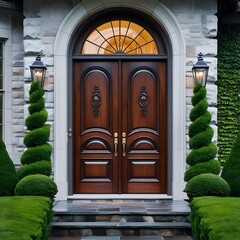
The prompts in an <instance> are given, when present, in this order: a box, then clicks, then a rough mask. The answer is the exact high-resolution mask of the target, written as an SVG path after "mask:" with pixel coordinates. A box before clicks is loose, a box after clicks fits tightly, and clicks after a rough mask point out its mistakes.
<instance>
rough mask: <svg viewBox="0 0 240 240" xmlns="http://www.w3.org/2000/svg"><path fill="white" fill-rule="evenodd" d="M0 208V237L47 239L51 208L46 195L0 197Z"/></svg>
mask: <svg viewBox="0 0 240 240" xmlns="http://www.w3.org/2000/svg"><path fill="white" fill-rule="evenodd" d="M0 209H1V211H0V239H2V240H30V239H31V240H33V239H34V240H48V239H49V235H50V230H51V222H52V218H53V210H52V201H51V200H50V199H49V198H48V197H39V196H38V197H37V196H21V197H20V196H11V197H0Z"/></svg>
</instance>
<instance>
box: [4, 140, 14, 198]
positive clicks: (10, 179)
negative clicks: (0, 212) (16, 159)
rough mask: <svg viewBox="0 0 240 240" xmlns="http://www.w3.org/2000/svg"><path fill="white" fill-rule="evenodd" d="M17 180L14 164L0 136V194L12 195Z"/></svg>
mask: <svg viewBox="0 0 240 240" xmlns="http://www.w3.org/2000/svg"><path fill="white" fill-rule="evenodd" d="M17 182H18V177H17V174H16V170H15V166H14V164H13V162H12V160H11V158H10V157H9V155H8V152H7V149H6V145H5V143H4V142H3V140H2V139H1V138H0V196H11V195H14V188H15V186H16V184H17Z"/></svg>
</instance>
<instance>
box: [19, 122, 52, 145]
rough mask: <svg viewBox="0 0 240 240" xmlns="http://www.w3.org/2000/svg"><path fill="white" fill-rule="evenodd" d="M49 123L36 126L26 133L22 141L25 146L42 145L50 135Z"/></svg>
mask: <svg viewBox="0 0 240 240" xmlns="http://www.w3.org/2000/svg"><path fill="white" fill-rule="evenodd" d="M50 127H51V126H50V125H48V124H45V125H44V126H43V127H41V128H36V129H33V130H31V131H30V132H28V133H26V135H25V136H24V139H23V142H24V144H25V145H26V146H27V147H34V146H38V145H42V144H44V143H46V142H47V141H48V140H49V137H50Z"/></svg>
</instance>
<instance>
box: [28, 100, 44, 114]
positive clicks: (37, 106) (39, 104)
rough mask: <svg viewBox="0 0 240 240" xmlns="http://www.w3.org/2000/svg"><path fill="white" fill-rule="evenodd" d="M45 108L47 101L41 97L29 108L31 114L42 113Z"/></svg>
mask: <svg viewBox="0 0 240 240" xmlns="http://www.w3.org/2000/svg"><path fill="white" fill-rule="evenodd" d="M44 107H45V99H44V97H41V98H40V99H39V100H38V101H37V102H35V103H31V104H30V105H29V107H28V111H29V113H30V114H33V113H35V112H40V111H41V110H42V109H44Z"/></svg>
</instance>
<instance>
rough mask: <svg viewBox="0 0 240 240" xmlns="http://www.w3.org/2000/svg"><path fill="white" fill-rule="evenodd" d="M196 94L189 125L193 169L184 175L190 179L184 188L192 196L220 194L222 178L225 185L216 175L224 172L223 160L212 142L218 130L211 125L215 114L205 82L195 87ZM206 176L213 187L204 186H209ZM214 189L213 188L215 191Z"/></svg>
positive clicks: (188, 159) (190, 154) (190, 166)
mask: <svg viewBox="0 0 240 240" xmlns="http://www.w3.org/2000/svg"><path fill="white" fill-rule="evenodd" d="M193 93H194V94H193V96H192V105H193V108H192V110H191V112H190V115H189V118H190V120H191V121H192V123H191V124H190V126H189V138H190V139H189V147H190V149H191V152H190V153H189V154H188V156H187V158H186V162H187V164H188V165H189V168H188V169H187V170H186V172H185V175H184V181H186V182H187V185H186V188H185V190H184V191H185V192H186V193H187V195H188V196H189V198H190V199H192V198H193V197H196V196H206V195H213V196H218V195H216V190H215V186H217V182H218V181H219V185H220V186H221V184H222V180H221V178H219V177H218V176H216V175H218V174H219V173H220V162H219V161H217V160H214V159H215V156H216V154H217V147H216V145H215V144H213V143H212V137H213V134H214V131H213V129H212V128H211V126H209V125H210V123H211V118H212V117H211V114H210V113H209V112H208V110H207V109H208V102H207V99H206V94H207V90H206V88H205V87H203V86H202V84H200V83H197V84H196V85H195V86H194V89H193ZM206 174H207V175H206ZM212 175H213V176H216V178H214V177H212ZM204 177H206V178H207V179H210V180H212V182H213V184H212V186H213V187H212V186H211V185H210V186H209V187H206V189H205V190H204V187H203V186H205V185H206V180H205V179H204ZM196 179H197V180H196ZM202 187H203V188H202ZM211 190H212V191H213V192H212V193H211Z"/></svg>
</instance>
